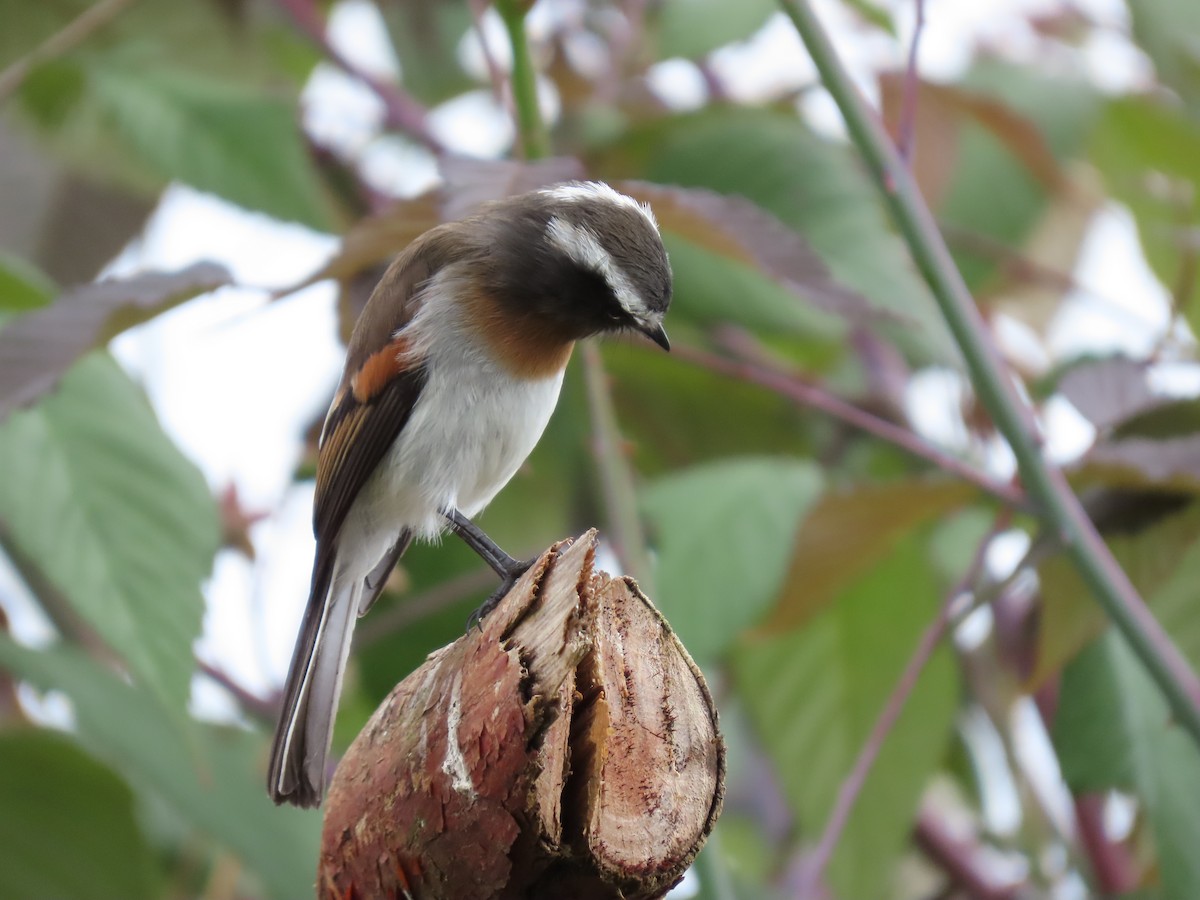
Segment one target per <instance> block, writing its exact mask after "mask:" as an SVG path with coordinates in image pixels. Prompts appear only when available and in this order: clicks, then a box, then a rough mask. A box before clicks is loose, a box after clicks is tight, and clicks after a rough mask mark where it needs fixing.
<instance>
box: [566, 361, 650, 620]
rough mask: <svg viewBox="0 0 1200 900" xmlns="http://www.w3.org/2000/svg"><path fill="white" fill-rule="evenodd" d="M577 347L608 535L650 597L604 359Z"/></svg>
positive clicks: (641, 540) (630, 478) (642, 541)
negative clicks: (585, 390) (585, 385)
mask: <svg viewBox="0 0 1200 900" xmlns="http://www.w3.org/2000/svg"><path fill="white" fill-rule="evenodd" d="M579 351H580V357H581V358H582V362H583V377H584V381H585V382H586V384H587V397H588V408H589V409H590V410H591V417H592V436H593V440H594V441H595V443H596V460H597V464H598V465H599V467H600V483H601V488H602V493H603V497H604V506H605V513H606V515H607V518H608V528H609V537H610V539H611V540H612V544H613V548H614V550H615V551H616V554H617V558H618V559H619V560H620V561H621V565H622V566H623V567H624V569H625V572H626V574H628V575H632V576H633V577H634V578H636V579H637V581H638V584H639V585H640V586H641V588H642V591H643V592H644V593H645V594H646V596H648V597H653V596H654V586H653V584H651V582H650V575H651V570H650V561H649V557H648V554H647V553H646V535H645V532H644V531H643V530H642V519H641V516H640V515H639V514H638V502H637V486H636V485H635V484H634V480H633V471H632V469H630V466H629V461H628V460H627V459H626V458H625V447H624V440H623V439H622V437H621V429H620V426H619V425H618V424H617V415H616V412H615V411H614V410H613V404H612V395H611V394H610V393H609V390H608V374H607V373H606V372H605V371H604V360H602V359H601V358H600V350H599V349H598V348H597V347H596V345H595V344H594V343H587V344H583V345H582V346H581V347H580V348H579Z"/></svg>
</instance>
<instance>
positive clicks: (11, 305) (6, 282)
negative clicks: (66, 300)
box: [0, 250, 55, 316]
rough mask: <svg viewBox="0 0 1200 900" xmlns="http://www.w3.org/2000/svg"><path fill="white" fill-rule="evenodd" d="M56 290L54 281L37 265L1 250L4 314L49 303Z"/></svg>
mask: <svg viewBox="0 0 1200 900" xmlns="http://www.w3.org/2000/svg"><path fill="white" fill-rule="evenodd" d="M54 293H55V287H54V282H53V281H51V280H50V279H49V278H48V277H47V276H46V275H45V274H43V273H42V272H41V271H40V270H39V269H38V268H37V266H35V265H33V264H32V263H30V262H27V261H26V260H24V259H22V258H21V257H19V256H16V255H14V254H11V253H6V252H4V251H3V250H0V316H3V315H4V314H5V313H10V312H26V311H28V310H31V309H37V308H38V307H39V306H45V305H46V304H47V303H49V302H50V298H51V297H53V296H54Z"/></svg>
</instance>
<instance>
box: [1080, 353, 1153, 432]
mask: <svg viewBox="0 0 1200 900" xmlns="http://www.w3.org/2000/svg"><path fill="white" fill-rule="evenodd" d="M1058 392H1059V393H1060V394H1062V395H1063V396H1064V397H1066V398H1067V399H1068V400H1070V401H1071V405H1072V406H1074V407H1075V408H1076V409H1077V410H1079V412H1080V413H1081V414H1082V415H1083V417H1084V418H1085V419H1087V420H1088V421H1089V422H1091V423H1092V424H1093V425H1095V426H1096V428H1098V429H1100V430H1101V431H1105V430H1107V429H1109V428H1112V427H1113V426H1115V425H1117V424H1118V423H1120V422H1124V421H1125V420H1126V419H1129V418H1131V417H1133V416H1136V415H1139V414H1140V413H1143V412H1146V411H1147V410H1150V409H1153V408H1155V407H1156V406H1162V405H1163V404H1164V403H1167V402H1169V401H1170V398H1169V397H1163V396H1161V395H1159V394H1156V393H1154V391H1153V390H1152V389H1151V388H1150V384H1149V382H1148V381H1147V379H1146V366H1145V365H1143V364H1142V363H1139V362H1136V361H1135V360H1132V359H1129V358H1128V357H1124V356H1114V357H1110V358H1109V359H1102V360H1099V361H1097V362H1090V363H1083V364H1081V365H1077V366H1074V367H1073V368H1071V369H1069V370H1068V371H1067V372H1066V373H1065V374H1064V375H1063V376H1062V378H1060V379H1059V381H1058Z"/></svg>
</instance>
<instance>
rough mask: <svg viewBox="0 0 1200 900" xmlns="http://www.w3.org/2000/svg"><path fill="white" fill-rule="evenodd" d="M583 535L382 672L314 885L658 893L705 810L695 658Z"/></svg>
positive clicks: (681, 865) (371, 889)
mask: <svg viewBox="0 0 1200 900" xmlns="http://www.w3.org/2000/svg"><path fill="white" fill-rule="evenodd" d="M595 545H596V533H595V531H590V532H588V533H587V534H586V535H584V536H583V537H582V538H580V539H579V540H577V541H576V542H574V543H569V542H564V543H562V544H556V545H555V546H553V547H551V548H550V549H549V550H547V551H546V552H545V553H544V554H543V555H542V556H541V557H540V558H539V559H538V560H537V562H536V563H534V565H533V567H532V568H531V569H530V570H529V571H528V572H527V573H526V574H525V575H524V577H522V579H521V580H520V581H519V582H518V583H517V584H516V586H515V587H514V588H513V589H512V591H510V592H509V594H508V595H507V596H506V597H505V598H504V599H503V600H502V601H501V602H500V604H499V605H498V606H497V607H496V609H495V610H494V611H493V612H492V613H491V614H490V615H489V616H488V617H487V618H486V619H485V620H484V621H483V624H482V630H477V629H472V630H471V631H470V632H468V633H467V634H465V635H463V636H462V637H461V638H459V639H458V640H457V641H455V642H454V643H453V644H450V645H449V646H447V647H444V648H442V649H441V650H438V651H436V652H434V653H432V654H430V655H429V657H428V659H426V661H425V663H424V664H423V665H422V666H421V667H420V668H419V669H417V670H416V671H415V672H413V673H412V674H411V675H410V676H409V677H408V678H406V679H405V680H404V681H403V682H401V683H400V684H399V685H397V686H396V687H395V688H394V689H393V690H392V692H391V694H389V695H388V697H387V698H386V699H385V700H384V701H383V703H382V704H381V705H380V706H379V708H378V709H377V710H376V711H375V714H374V715H373V716H372V717H371V719H370V721H369V722H368V723H367V725H366V727H365V728H364V729H363V731H362V732H361V733H360V734H359V736H358V738H357V739H355V741H354V743H353V744H352V745H351V746H350V749H349V750H348V751H347V753H346V755H345V757H343V759H342V761H341V763H340V765H339V766H338V770H337V773H336V774H335V776H334V778H333V783H332V785H331V786H330V791H329V798H328V800H327V801H326V812H325V825H324V834H323V837H322V842H321V858H320V863H319V868H318V875H317V885H318V893H319V894H320V896H321V897H326V898H338V900H346V898H359V900H363V898H384V897H387V898H392V897H397V898H412V900H463V898H472V900H487V898H535V900H536V898H561V897H572V898H578V900H593V898H595V900H600V898H617V897H621V898H655V897H661V896H662V895H663V894H665V893H666V892H667V891H668V890H669V889H670V888H671V887H672V886H673V885H675V884H677V883H678V881H679V880H680V879H681V878H682V877H683V873H684V870H685V869H686V868H687V867H688V865H690V864H691V862H692V860H693V859H694V858H695V856H696V853H697V852H698V851H699V850H700V847H701V846H702V845H703V844H704V841H705V839H706V838H707V837H708V834H709V832H710V831H711V830H712V827H713V824H714V823H715V821H716V818H717V816H718V815H719V813H720V810H721V802H722V797H723V794H724V788H725V748H724V744H723V742H722V740H721V737H720V734H719V732H718V730H717V713H716V708H715V707H714V705H713V702H712V697H711V695H710V694H709V691H708V687H707V685H706V684H705V682H704V678H703V676H702V675H701V673H700V670H699V669H698V668H697V667H696V665H695V663H693V662H692V660H691V657H689V656H688V654H687V651H686V650H684V648H683V645H682V644H680V643H679V640H678V639H677V638H676V637H675V636H674V634H673V633H672V632H671V630H670V628H669V627H668V626H667V623H666V621H665V620H664V619H663V618H662V616H661V615H659V613H658V612H657V610H655V609H654V607H653V606H652V605H651V603H650V601H649V600H647V599H646V597H645V596H643V594H642V593H641V591H640V590H639V589H638V587H637V584H636V583H635V582H634V581H633V580H632V579H629V578H612V577H610V576H608V575H607V574H605V573H603V572H596V571H594V570H593V561H594V554H595Z"/></svg>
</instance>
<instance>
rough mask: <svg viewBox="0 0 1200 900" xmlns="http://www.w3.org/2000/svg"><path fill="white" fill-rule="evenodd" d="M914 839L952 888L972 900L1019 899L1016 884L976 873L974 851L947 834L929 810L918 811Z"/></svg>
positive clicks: (978, 871)
mask: <svg viewBox="0 0 1200 900" xmlns="http://www.w3.org/2000/svg"><path fill="white" fill-rule="evenodd" d="M913 839H914V840H915V841H916V844H917V846H918V847H920V848H921V851H922V852H923V853H924V854H925V855H926V856H927V857H929V859H930V860H931V861H932V862H934V863H936V864H937V866H938V868H940V869H941V870H942V871H943V872H945V873H946V874H947V875H948V876H949V877H950V880H951V881H952V882H953V884H954V886H955V887H956V888H959V889H960V890H962V891H963V892H964V893H965V894H966V895H967V896H968V897H970V898H972V900H1012V898H1014V897H1016V896H1018V893H1017V892H1018V889H1019V887H1020V886H1019V885H1013V884H1010V885H998V884H995V883H994V882H993V880H992V879H991V878H989V877H988V876H987V875H985V874H984V873H983V872H981V871H980V870H979V865H978V863H977V862H976V860H975V854H974V849H975V848H974V847H972V846H971V845H970V844H967V843H965V842H964V841H962V840H960V839H959V838H956V837H955V836H954V835H952V834H950V832H949V831H948V830H947V829H946V827H945V825H943V824H942V823H941V822H940V821H938V820H937V819H936V818H935V817H934V816H933V815H932V814H931V813H929V811H928V810H921V812H920V813H919V814H918V815H917V824H916V826H915V827H914V828H913ZM952 896H958V895H957V894H953V895H952Z"/></svg>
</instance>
